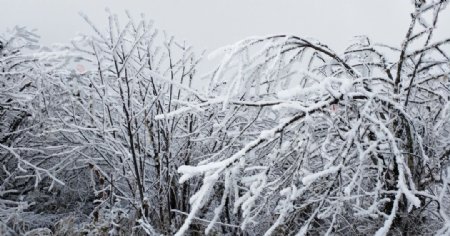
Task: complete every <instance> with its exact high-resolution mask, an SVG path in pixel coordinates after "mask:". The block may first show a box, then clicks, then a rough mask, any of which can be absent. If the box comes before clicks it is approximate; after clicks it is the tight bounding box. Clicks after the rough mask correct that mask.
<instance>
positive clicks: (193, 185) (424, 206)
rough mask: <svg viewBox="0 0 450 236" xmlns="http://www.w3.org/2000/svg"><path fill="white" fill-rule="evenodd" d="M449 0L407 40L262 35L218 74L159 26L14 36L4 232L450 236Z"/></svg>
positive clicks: (5, 52)
mask: <svg viewBox="0 0 450 236" xmlns="http://www.w3.org/2000/svg"><path fill="white" fill-rule="evenodd" d="M446 4H447V1H444V0H435V1H428V2H426V3H425V2H420V1H419V2H417V3H416V4H415V11H414V12H413V13H412V15H411V24H410V26H409V28H408V29H407V32H406V35H405V39H404V41H403V42H402V43H401V45H400V47H395V46H388V45H384V44H378V43H374V42H372V41H371V40H370V39H369V38H367V37H364V36H360V37H356V38H355V40H354V43H353V44H351V45H350V46H349V47H348V48H347V49H346V50H345V51H344V52H343V53H336V52H334V51H333V50H332V49H330V48H328V47H327V46H326V45H324V44H322V43H320V42H318V41H316V40H313V39H307V38H302V37H297V36H291V35H273V36H268V37H253V38H248V39H244V40H242V41H240V42H237V43H235V44H233V45H231V46H228V47H224V48H222V49H219V50H218V51H217V53H214V54H215V55H214V56H216V57H222V58H223V60H222V61H221V62H220V64H219V65H218V66H217V67H214V68H213V69H212V72H211V73H209V74H207V75H206V76H199V75H198V73H197V67H198V64H199V63H200V58H201V57H202V55H196V52H195V51H194V50H193V49H192V47H190V46H189V45H188V44H187V43H185V42H177V41H176V40H174V39H173V38H172V37H170V36H168V35H167V34H165V33H163V32H160V31H158V30H156V29H155V28H154V27H153V25H152V23H151V22H149V21H146V20H145V19H139V20H134V19H132V17H131V16H129V17H128V18H129V19H128V21H127V22H126V24H125V25H120V23H119V21H118V19H117V16H115V15H110V16H109V21H108V22H109V25H108V27H107V30H106V31H102V30H100V29H98V28H96V27H95V26H94V25H93V24H92V23H91V22H90V21H89V19H88V18H87V17H85V16H83V18H84V19H85V20H86V21H87V23H89V24H90V25H91V26H92V28H93V34H92V35H91V36H80V37H78V38H76V39H74V40H73V41H72V44H71V45H68V46H58V47H56V46H55V47H52V48H45V47H41V46H39V45H38V43H37V36H36V35H35V34H33V33H32V32H29V31H27V30H26V29H24V28H19V27H16V28H14V29H13V30H11V31H8V32H5V33H4V34H2V35H1V37H0V42H1V44H0V70H1V71H0V73H1V74H0V162H1V164H2V166H1V168H0V233H2V234H5V235H8V234H9V235H16V234H25V233H27V234H29V235H31V234H32V233H37V234H41V235H45V234H55V235H77V234H79V235H82V234H90V235H130V234H134V235H160V234H163V235H173V234H177V235H183V234H189V235H203V234H210V235H263V234H266V235H318V234H320V235H322V234H325V235H348V234H351V235H371V234H376V235H387V234H390V235H417V234H438V235H447V234H449V233H450V215H449V214H450V212H449V210H448V208H449V207H450V204H449V200H450V199H449V193H450V189H449V183H450V175H449V174H450V168H449V157H450V148H449V147H450V146H449V144H450V135H449V133H450V110H449V108H450V103H449V99H450V83H449V81H448V77H449V75H450V58H449V56H450V55H449V54H450V39H446V40H434V39H433V32H434V30H435V28H436V26H437V23H438V19H439V14H440V13H441V12H443V11H444V9H445V5H446ZM205 81H207V82H208V84H209V86H206V88H205V89H200V86H198V84H200V83H204V82H205Z"/></svg>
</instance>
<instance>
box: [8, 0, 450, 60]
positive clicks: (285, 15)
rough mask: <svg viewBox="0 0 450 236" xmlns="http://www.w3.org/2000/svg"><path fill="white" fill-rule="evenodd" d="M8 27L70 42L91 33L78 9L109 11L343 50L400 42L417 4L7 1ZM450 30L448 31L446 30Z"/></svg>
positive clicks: (445, 19)
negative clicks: (359, 40) (355, 41)
mask: <svg viewBox="0 0 450 236" xmlns="http://www.w3.org/2000/svg"><path fill="white" fill-rule="evenodd" d="M0 3H1V9H2V10H1V14H0V29H5V28H11V27H13V26H14V25H21V26H28V27H30V28H36V29H38V34H39V35H41V37H42V42H43V43H45V44H49V43H54V42H68V41H69V39H70V38H72V37H74V36H75V35H76V33H77V32H84V33H86V32H89V27H88V26H87V25H86V23H85V22H84V21H83V20H82V19H81V18H80V16H79V15H78V12H80V11H82V12H84V13H86V14H87V15H88V16H89V17H90V18H91V19H92V21H93V22H95V23H97V25H99V26H106V12H105V8H106V7H109V8H110V9H111V11H113V12H117V13H123V12H124V10H126V9H128V10H129V11H130V12H131V13H132V14H133V15H136V16H139V14H140V13H144V14H145V15H146V16H147V17H148V18H151V19H154V20H155V23H156V26H157V27H159V28H161V29H164V30H166V31H167V32H168V33H170V34H173V35H175V36H176V37H177V38H178V39H179V40H180V39H185V40H187V41H188V42H189V43H190V44H192V45H194V46H195V47H196V48H197V49H206V50H211V49H214V48H217V47H220V46H223V45H226V44H230V43H233V42H235V41H237V40H240V39H242V38H245V37H248V36H254V35H267V34H274V33H288V34H295V35H301V36H305V37H314V38H316V39H319V40H320V41H322V42H323V43H325V44H328V45H329V46H331V47H332V48H335V50H337V51H342V50H343V49H344V47H345V46H346V45H348V42H349V41H350V40H351V39H352V37H353V36H355V35H362V34H364V35H369V36H370V37H371V38H372V39H373V40H374V41H378V42H384V43H388V44H391V45H400V43H401V40H402V38H403V37H404V35H405V32H406V28H407V27H408V23H409V14H410V12H411V11H412V9H413V7H412V6H411V3H410V0H272V1H262V0H260V1H256V0H222V1H215V0H191V1H187V0H184V1H181V0H177V1H175V0H164V1H163V0H161V1H153V0H141V1H137V0H136V1H131V0H130V1H118V0H116V1H111V0H0ZM441 16H442V17H441V18H440V26H439V27H440V28H441V30H440V31H439V32H438V34H437V35H436V36H437V37H438V38H439V37H444V36H447V37H449V36H450V31H449V29H450V11H449V9H446V10H445V12H444V13H443V14H441ZM443 29H446V30H443Z"/></svg>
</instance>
